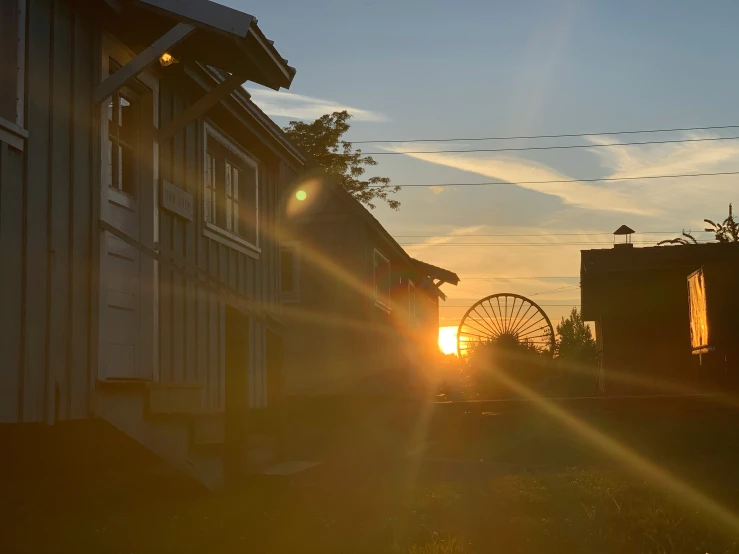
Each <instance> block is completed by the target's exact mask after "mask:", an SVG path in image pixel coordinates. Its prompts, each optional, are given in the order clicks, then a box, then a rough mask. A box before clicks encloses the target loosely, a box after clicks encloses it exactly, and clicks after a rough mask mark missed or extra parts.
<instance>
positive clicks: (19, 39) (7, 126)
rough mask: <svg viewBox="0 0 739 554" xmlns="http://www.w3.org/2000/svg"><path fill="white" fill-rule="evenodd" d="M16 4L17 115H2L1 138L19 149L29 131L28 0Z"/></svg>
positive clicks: (19, 0) (22, 145) (21, 147)
mask: <svg viewBox="0 0 739 554" xmlns="http://www.w3.org/2000/svg"><path fill="white" fill-rule="evenodd" d="M15 1H16V2H17V4H16V10H17V13H16V16H17V17H16V27H15V29H16V33H15V41H16V44H17V50H16V72H15V95H16V101H15V117H14V118H13V119H6V118H4V117H2V116H0V140H1V141H3V142H6V143H7V144H9V145H10V146H12V147H14V148H16V149H17V150H21V151H22V150H23V149H24V147H25V142H26V139H28V132H27V131H26V128H25V112H26V11H27V8H26V0H15Z"/></svg>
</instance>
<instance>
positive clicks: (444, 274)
mask: <svg viewBox="0 0 739 554" xmlns="http://www.w3.org/2000/svg"><path fill="white" fill-rule="evenodd" d="M411 259H412V260H413V263H414V264H415V265H416V267H418V268H419V269H421V270H422V271H423V272H424V273H426V274H427V276H428V277H431V278H433V279H440V280H441V281H442V282H444V283H450V284H452V285H454V286H455V287H456V286H457V285H458V284H459V281H460V279H459V276H458V275H457V274H456V273H454V272H452V271H449V270H448V269H444V268H442V267H438V266H435V265H431V264H427V263H426V262H422V261H421V260H417V259H416V258H411Z"/></svg>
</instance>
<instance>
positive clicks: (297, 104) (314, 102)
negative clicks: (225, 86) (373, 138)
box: [247, 88, 387, 121]
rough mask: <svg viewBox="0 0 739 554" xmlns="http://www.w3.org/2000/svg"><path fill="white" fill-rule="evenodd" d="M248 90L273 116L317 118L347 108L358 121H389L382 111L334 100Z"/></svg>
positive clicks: (260, 105)
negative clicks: (365, 108)
mask: <svg viewBox="0 0 739 554" xmlns="http://www.w3.org/2000/svg"><path fill="white" fill-rule="evenodd" d="M247 90H248V91H249V94H251V99H252V101H253V102H254V103H255V104H256V105H257V106H259V107H260V108H261V109H262V111H264V113H266V114H267V115H271V116H278V117H294V118H296V119H317V118H319V117H321V116H322V115H324V114H327V113H332V112H337V111H342V110H346V111H348V112H349V113H350V114H352V116H354V119H356V120H357V121H387V117H386V116H385V115H383V114H381V113H378V112H373V111H370V110H363V109H361V108H354V107H352V106H347V105H346V104H342V103H340V102H334V101H333V100H323V99H321V98H313V97H312V96H304V95H302V94H293V93H292V92H278V91H275V90H268V89H261V88H260V89H251V88H250V89H247Z"/></svg>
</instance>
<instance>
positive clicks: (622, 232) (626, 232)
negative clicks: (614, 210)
mask: <svg viewBox="0 0 739 554" xmlns="http://www.w3.org/2000/svg"><path fill="white" fill-rule="evenodd" d="M632 233H634V230H633V229H632V228H631V227H628V226H626V225H621V227H619V228H618V229H616V230H615V231H614V232H613V234H614V235H631V234H632Z"/></svg>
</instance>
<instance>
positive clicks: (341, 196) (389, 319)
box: [282, 174, 459, 399]
mask: <svg viewBox="0 0 739 554" xmlns="http://www.w3.org/2000/svg"><path fill="white" fill-rule="evenodd" d="M283 220H284V226H283V233H284V234H283V236H284V241H283V246H282V299H283V303H284V307H283V315H284V318H285V321H286V322H289V323H287V327H288V329H287V331H286V342H285V362H284V363H285V383H284V386H285V392H286V394H287V395H289V396H292V397H303V398H305V397H313V398H324V399H326V398H328V397H344V398H351V397H357V396H363V397H373V396H374V397H378V396H379V397H387V396H396V397H397V396H404V395H405V396H407V395H409V394H411V393H412V391H413V390H418V389H419V388H422V386H423V375H424V370H428V368H429V363H430V359H431V358H432V357H433V355H434V354H435V353H437V352H438V335H439V300H440V299H442V300H443V299H446V296H445V295H444V293H443V292H441V290H440V289H439V287H440V286H441V285H442V284H443V283H451V284H453V285H456V284H457V283H458V282H459V277H457V275H456V274H454V273H452V272H451V271H447V270H445V269H442V268H439V267H435V266H432V265H429V264H425V263H423V262H420V261H418V260H415V259H413V258H411V257H410V256H409V255H408V254H407V253H406V252H405V250H403V248H402V247H401V246H400V245H399V244H398V243H397V242H396V241H395V240H394V239H393V238H392V236H390V234H389V233H388V232H387V231H386V230H385V229H384V228H383V226H382V225H381V224H380V223H379V222H378V221H377V219H375V218H374V217H373V216H372V214H371V213H370V212H369V211H368V210H367V209H366V208H365V207H364V206H362V205H361V204H360V203H359V202H358V201H357V200H355V199H354V198H353V197H352V196H351V195H350V194H348V193H347V192H346V191H345V190H344V189H343V188H341V187H338V186H335V185H333V184H332V183H331V182H329V181H328V180H326V179H325V178H323V177H321V176H320V175H318V176H310V174H308V175H303V176H301V177H300V178H298V179H297V180H296V181H295V182H294V183H293V184H292V185H291V186H290V187H289V189H288V192H287V193H286V207H285V216H284V218H283ZM426 373H428V371H426Z"/></svg>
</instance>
